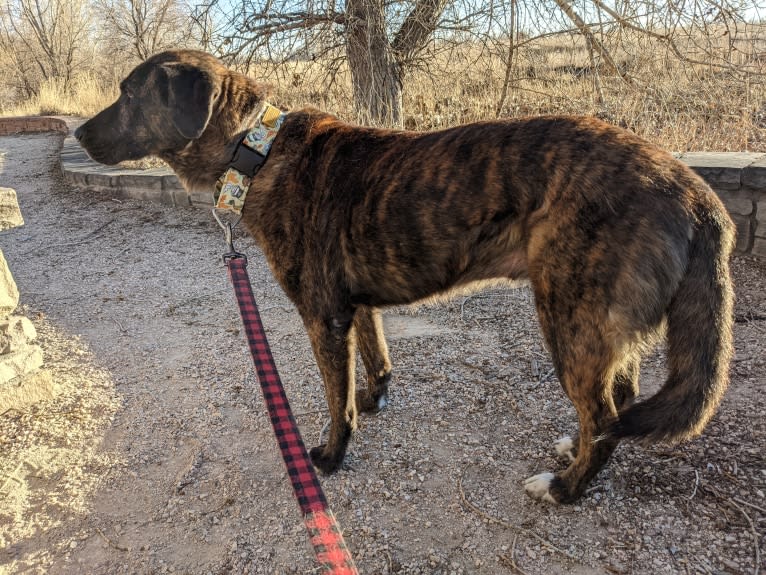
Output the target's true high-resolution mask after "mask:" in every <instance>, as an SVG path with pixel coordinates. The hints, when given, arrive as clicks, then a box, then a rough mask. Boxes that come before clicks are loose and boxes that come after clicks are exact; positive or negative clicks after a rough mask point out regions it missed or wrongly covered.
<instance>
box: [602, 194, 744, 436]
mask: <svg viewBox="0 0 766 575" xmlns="http://www.w3.org/2000/svg"><path fill="white" fill-rule="evenodd" d="M705 203H706V204H707V205H706V206H705V207H706V208H707V209H706V210H704V213H702V214H698V220H697V223H696V225H695V230H694V235H693V237H692V239H691V243H690V248H689V260H688V265H687V269H686V273H685V275H684V276H683V278H682V280H681V283H680V284H679V287H678V290H677V291H676V293H675V295H674V296H673V299H672V300H671V302H670V306H669V308H668V310H667V364H668V379H667V381H666V382H665V384H664V385H663V386H662V387H661V388H660V390H659V391H658V392H657V393H656V394H655V395H654V396H652V397H650V398H648V399H647V400H646V401H642V402H640V403H636V404H634V405H632V406H631V407H628V408H627V409H626V410H625V411H623V412H621V413H620V414H619V418H618V419H617V420H616V421H615V423H614V424H613V426H612V429H611V435H612V436H613V437H617V438H636V439H640V440H643V441H646V442H654V441H667V442H676V441H681V440H684V439H688V438H691V437H694V436H696V435H698V434H699V433H701V432H702V429H703V428H704V427H705V424H707V422H708V421H709V420H710V418H711V417H712V416H713V414H714V413H715V410H716V408H717V407H718V404H719V403H720V402H721V398H722V397H723V393H724V391H725V390H726V387H727V386H728V384H729V361H730V359H731V353H732V335H731V328H732V320H733V318H732V313H733V309H732V308H733V300H734V295H733V291H732V285H731V279H730V276H729V256H730V255H731V251H732V248H733V245H734V236H735V230H734V225H733V223H732V222H731V219H730V218H729V216H728V214H726V212H725V210H724V208H723V206H722V205H721V204H720V203H719V202H717V201H716V200H715V199H712V200H711V201H710V203H708V202H705ZM700 211H703V210H700Z"/></svg>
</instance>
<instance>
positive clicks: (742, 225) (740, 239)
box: [730, 214, 752, 253]
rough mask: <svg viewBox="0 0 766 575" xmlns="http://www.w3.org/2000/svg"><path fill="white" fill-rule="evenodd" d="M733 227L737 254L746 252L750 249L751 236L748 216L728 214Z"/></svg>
mask: <svg viewBox="0 0 766 575" xmlns="http://www.w3.org/2000/svg"><path fill="white" fill-rule="evenodd" d="M730 215H731V219H732V221H733V222H734V225H735V226H737V244H736V246H735V249H736V250H737V251H738V252H742V253H744V252H746V251H747V249H748V248H749V247H750V239H751V236H752V233H751V232H752V229H751V228H752V224H751V222H750V218H749V217H748V216H740V215H737V214H730Z"/></svg>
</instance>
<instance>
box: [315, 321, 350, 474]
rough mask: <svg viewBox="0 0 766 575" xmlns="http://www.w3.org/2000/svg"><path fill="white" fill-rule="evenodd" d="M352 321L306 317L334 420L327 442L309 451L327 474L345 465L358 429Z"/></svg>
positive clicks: (319, 467) (317, 465) (318, 466)
mask: <svg viewBox="0 0 766 575" xmlns="http://www.w3.org/2000/svg"><path fill="white" fill-rule="evenodd" d="M351 322H352V316H351V314H347V315H346V314H342V315H339V316H336V317H333V318H331V319H329V320H323V319H312V318H305V317H304V323H305V324H306V329H307V331H308V334H309V338H310V339H311V347H312V349H313V351H314V356H315V357H316V360H317V365H318V366H319V371H320V373H321V375H322V380H323V382H324V387H325V396H326V398H327V406H328V407H329V409H330V418H331V420H332V421H331V424H330V432H329V435H328V438H327V443H326V444H324V445H320V446H318V447H314V448H312V449H311V450H310V452H309V453H310V455H311V461H312V463H313V464H314V466H315V467H316V468H317V469H319V470H320V471H322V472H324V473H332V472H333V471H336V470H337V469H338V468H339V467H340V465H341V463H343V457H344V456H345V454H346V448H347V447H348V442H349V440H350V439H351V433H352V431H353V430H354V429H355V428H356V413H357V412H356V401H355V398H354V375H355V374H354V371H355V369H354V368H355V365H356V362H355V354H356V341H355V340H356V337H355V333H354V330H353V329H352V327H351Z"/></svg>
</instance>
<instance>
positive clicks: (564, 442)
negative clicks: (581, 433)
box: [553, 435, 575, 461]
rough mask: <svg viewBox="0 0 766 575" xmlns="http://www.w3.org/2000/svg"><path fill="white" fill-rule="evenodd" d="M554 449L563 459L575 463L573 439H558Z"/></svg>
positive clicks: (566, 437)
mask: <svg viewBox="0 0 766 575" xmlns="http://www.w3.org/2000/svg"><path fill="white" fill-rule="evenodd" d="M553 447H554V449H555V450H556V453H558V454H559V455H560V456H561V457H565V458H567V459H568V460H569V461H574V460H575V456H574V452H573V450H574V442H573V441H572V438H571V437H569V436H568V435H567V436H564V437H562V438H561V439H557V440H556V441H555V442H554V443H553Z"/></svg>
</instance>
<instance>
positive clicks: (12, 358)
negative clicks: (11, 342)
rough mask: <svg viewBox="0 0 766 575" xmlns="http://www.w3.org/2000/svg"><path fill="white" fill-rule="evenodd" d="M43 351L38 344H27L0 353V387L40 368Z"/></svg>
mask: <svg viewBox="0 0 766 575" xmlns="http://www.w3.org/2000/svg"><path fill="white" fill-rule="evenodd" d="M42 365H43V351H42V350H41V349H40V346H39V345H27V346H24V347H22V348H21V349H19V350H17V351H14V352H11V353H6V354H4V355H0V388H1V387H2V386H3V385H5V384H7V383H8V382H9V381H12V380H14V379H16V378H17V377H22V376H24V375H27V374H28V373H32V372H33V371H35V370H37V369H40V367H42Z"/></svg>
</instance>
